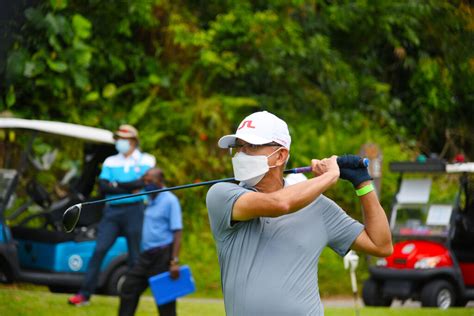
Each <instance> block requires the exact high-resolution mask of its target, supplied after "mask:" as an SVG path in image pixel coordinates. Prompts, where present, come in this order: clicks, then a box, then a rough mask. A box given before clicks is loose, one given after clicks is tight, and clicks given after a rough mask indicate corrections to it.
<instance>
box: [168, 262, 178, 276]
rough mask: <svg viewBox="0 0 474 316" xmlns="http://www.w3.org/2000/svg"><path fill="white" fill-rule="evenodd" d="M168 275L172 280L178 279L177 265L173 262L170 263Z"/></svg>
mask: <svg viewBox="0 0 474 316" xmlns="http://www.w3.org/2000/svg"><path fill="white" fill-rule="evenodd" d="M170 275H171V278H172V279H173V280H175V279H177V278H179V265H178V263H176V262H175V261H171V264H170Z"/></svg>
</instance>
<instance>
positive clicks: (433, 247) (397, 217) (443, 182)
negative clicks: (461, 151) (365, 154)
mask: <svg viewBox="0 0 474 316" xmlns="http://www.w3.org/2000/svg"><path fill="white" fill-rule="evenodd" d="M390 169H391V171H393V172H399V173H400V177H399V189H398V192H397V194H396V195H395V198H394V203H393V206H392V210H391V216H390V228H391V231H392V236H393V239H394V242H395V244H394V252H393V254H392V255H391V256H389V257H387V258H383V259H378V260H377V263H376V265H375V266H371V267H370V268H369V272H370V278H369V279H368V280H367V281H366V282H365V283H364V286H363V292H362V297H363V300H364V303H365V305H368V306H390V305H391V303H392V301H393V299H395V298H396V299H400V300H402V301H405V300H407V299H412V300H418V301H421V304H422V306H432V307H439V308H443V309H444V308H448V307H452V306H465V305H466V304H467V302H468V301H469V300H474V177H473V173H474V163H458V164H447V163H445V162H443V161H440V160H437V159H433V160H431V159H428V160H427V161H426V162H396V163H391V164H390ZM420 174H423V177H420ZM453 178H454V179H453ZM453 180H454V181H453ZM457 180H459V185H455V186H456V188H455V190H454V191H456V192H453V193H454V194H452V195H454V196H455V197H454V198H450V199H449V200H450V201H449V202H443V203H441V202H438V201H435V200H436V199H437V198H438V200H439V196H440V195H446V196H450V194H448V193H449V191H450V189H449V183H450V182H452V183H457ZM434 183H436V184H438V186H442V188H441V189H438V191H437V192H438V193H437V194H430V192H431V187H432V184H434ZM451 187H452V185H451ZM444 201H447V199H444Z"/></svg>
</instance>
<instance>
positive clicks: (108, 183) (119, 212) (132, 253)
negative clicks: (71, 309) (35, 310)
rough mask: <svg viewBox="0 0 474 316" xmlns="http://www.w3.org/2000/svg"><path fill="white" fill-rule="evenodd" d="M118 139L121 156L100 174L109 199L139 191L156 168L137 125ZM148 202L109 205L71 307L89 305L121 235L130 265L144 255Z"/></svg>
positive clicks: (123, 130) (117, 134) (107, 163)
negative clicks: (142, 147) (143, 149)
mask: <svg viewBox="0 0 474 316" xmlns="http://www.w3.org/2000/svg"><path fill="white" fill-rule="evenodd" d="M114 137H115V139H116V143H115V148H116V149H117V151H118V154H117V155H114V156H110V157H108V158H107V159H106V160H105V161H104V163H103V165H102V172H101V174H100V175H99V187H100V190H101V192H102V193H103V194H104V195H105V196H106V197H107V198H111V197H117V196H121V195H126V194H130V193H136V192H139V191H140V190H142V188H143V187H144V185H145V184H144V182H143V180H142V177H143V175H144V174H145V172H146V171H147V170H148V169H150V168H152V167H154V166H155V157H153V156H152V155H149V154H146V153H142V152H141V151H140V150H138V131H137V130H136V129H135V128H134V127H133V126H131V125H121V126H120V127H119V129H118V130H117V131H116V132H115V133H114ZM145 199H146V197H145V196H138V197H131V198H127V199H121V200H117V201H111V202H108V203H107V204H106V206H105V209H104V212H103V216H102V220H101V222H100V224H99V227H98V235H97V244H96V247H95V250H94V254H93V255H92V258H91V260H90V261H89V266H88V268H87V272H86V275H85V278H84V283H83V284H82V287H81V289H80V291H79V293H78V294H76V295H74V296H72V297H70V298H69V300H68V302H69V304H71V305H76V306H81V305H87V304H88V303H89V299H90V296H91V295H92V294H93V292H94V291H95V288H96V286H97V280H98V278H99V273H100V266H101V264H102V260H103V259H104V257H105V255H106V254H107V251H109V249H110V247H112V245H113V244H114V242H115V240H116V239H117V237H118V236H119V234H121V235H124V236H125V237H126V239H127V246H128V265H129V266H132V265H133V263H134V262H135V261H136V259H137V258H138V256H139V253H140V240H141V234H142V225H143V213H144V209H145V206H144V201H145Z"/></svg>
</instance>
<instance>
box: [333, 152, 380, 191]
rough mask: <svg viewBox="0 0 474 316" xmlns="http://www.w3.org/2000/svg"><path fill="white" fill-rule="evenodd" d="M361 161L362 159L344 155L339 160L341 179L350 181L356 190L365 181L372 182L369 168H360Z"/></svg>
mask: <svg viewBox="0 0 474 316" xmlns="http://www.w3.org/2000/svg"><path fill="white" fill-rule="evenodd" d="M360 160H361V158H360V157H359V156H356V155H343V156H339V157H338V158H337V161H338V164H339V170H340V178H341V179H344V180H348V181H350V182H351V183H352V185H353V186H354V188H356V187H357V186H358V185H359V184H361V183H362V182H364V181H369V180H372V177H371V176H370V175H369V171H368V170H367V167H361V166H359V162H360ZM341 166H342V167H341Z"/></svg>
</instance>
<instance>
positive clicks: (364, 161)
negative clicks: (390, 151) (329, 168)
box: [285, 157, 369, 174]
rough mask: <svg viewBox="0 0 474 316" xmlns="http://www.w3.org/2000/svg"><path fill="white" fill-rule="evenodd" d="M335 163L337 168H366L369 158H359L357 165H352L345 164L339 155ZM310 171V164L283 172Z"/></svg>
mask: <svg viewBox="0 0 474 316" xmlns="http://www.w3.org/2000/svg"><path fill="white" fill-rule="evenodd" d="M337 164H338V166H339V168H349V169H357V168H367V167H368V166H369V159H367V158H360V159H359V161H358V162H357V165H356V166H354V165H353V164H345V163H343V162H341V161H340V159H339V157H338V158H337ZM307 172H311V166H306V167H298V168H293V169H289V170H285V173H286V174H287V173H307Z"/></svg>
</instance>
